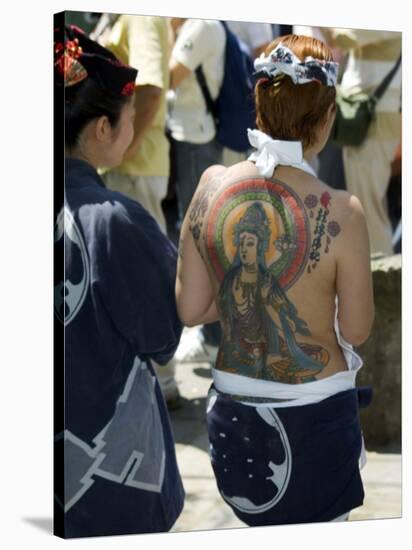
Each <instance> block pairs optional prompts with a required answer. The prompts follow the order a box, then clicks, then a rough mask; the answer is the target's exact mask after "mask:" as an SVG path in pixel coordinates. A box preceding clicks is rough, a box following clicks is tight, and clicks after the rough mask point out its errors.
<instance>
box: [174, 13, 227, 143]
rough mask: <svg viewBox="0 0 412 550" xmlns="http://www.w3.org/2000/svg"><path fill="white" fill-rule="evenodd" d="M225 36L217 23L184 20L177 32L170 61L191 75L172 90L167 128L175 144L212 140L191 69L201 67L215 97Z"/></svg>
mask: <svg viewBox="0 0 412 550" xmlns="http://www.w3.org/2000/svg"><path fill="white" fill-rule="evenodd" d="M225 44H226V34H225V30H224V28H223V25H222V24H221V23H219V21H214V20H210V19H203V20H202V19H187V20H186V21H185V22H184V23H183V25H182V27H181V28H180V31H179V34H178V36H177V40H176V43H175V45H174V47H173V50H172V55H171V57H172V58H173V59H174V60H175V61H178V62H179V63H181V64H182V65H184V66H185V67H187V68H188V69H190V70H191V71H193V72H192V73H191V74H190V75H189V76H188V77H187V78H185V80H183V82H182V83H181V84H180V86H178V87H177V88H176V90H175V97H174V101H173V103H172V105H171V107H170V111H169V119H168V123H167V125H168V127H169V129H170V131H171V133H172V136H173V138H174V139H176V140H177V141H188V142H190V143H207V142H208V141H211V140H212V139H213V138H214V137H215V133H216V131H215V125H214V122H213V118H212V116H211V115H210V113H208V112H207V109H206V103H205V100H204V98H203V94H202V90H201V89H200V86H199V84H198V82H197V79H196V75H195V73H194V71H195V69H196V68H197V67H198V66H199V65H200V64H201V65H202V68H203V73H204V75H205V78H206V82H207V85H208V88H209V92H210V95H211V96H212V98H213V99H216V97H217V96H218V94H219V89H220V87H221V85H222V81H223V68H224V52H225Z"/></svg>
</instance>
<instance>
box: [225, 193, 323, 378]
mask: <svg viewBox="0 0 412 550" xmlns="http://www.w3.org/2000/svg"><path fill="white" fill-rule="evenodd" d="M271 236H272V231H271V224H270V220H269V218H268V216H267V214H266V212H265V209H264V208H263V206H262V204H260V203H259V202H252V204H250V206H248V207H247V208H246V210H245V212H244V214H243V215H242V216H241V217H240V219H239V221H238V222H237V223H236V224H235V225H234V227H233V245H234V246H235V248H236V254H235V257H234V259H233V261H232V264H231V266H230V267H229V269H228V270H227V272H226V273H225V275H224V278H223V280H222V283H221V286H220V291H219V297H218V302H219V310H220V313H221V320H222V323H223V326H224V328H225V330H224V333H225V335H224V341H223V343H222V348H221V352H220V353H219V357H218V361H217V365H216V368H218V369H221V370H225V371H228V372H237V373H239V374H243V375H245V376H250V377H253V378H261V379H266V380H277V381H281V382H286V383H299V382H308V381H313V380H315V376H316V375H317V374H318V373H320V372H321V371H322V370H323V369H324V367H325V365H326V364H327V362H328V360H329V354H328V353H327V351H326V350H324V349H323V348H321V347H319V346H314V345H311V344H308V343H303V342H302V343H298V341H297V335H299V334H301V335H307V336H310V331H309V329H308V327H307V324H306V322H305V321H304V320H303V319H301V318H300V317H299V316H298V312H297V309H296V307H295V306H294V305H293V303H292V302H291V301H290V300H289V298H288V296H287V294H286V292H285V290H284V289H283V288H282V286H281V285H280V284H279V281H278V280H277V278H276V276H275V275H274V273H273V270H271V269H270V266H268V265H267V264H266V260H265V253H266V251H267V249H268V247H269V243H270V240H271Z"/></svg>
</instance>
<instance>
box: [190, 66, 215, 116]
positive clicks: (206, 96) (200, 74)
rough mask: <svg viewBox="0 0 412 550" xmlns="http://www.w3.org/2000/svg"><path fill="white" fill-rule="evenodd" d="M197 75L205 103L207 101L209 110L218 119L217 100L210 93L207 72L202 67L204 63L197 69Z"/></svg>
mask: <svg viewBox="0 0 412 550" xmlns="http://www.w3.org/2000/svg"><path fill="white" fill-rule="evenodd" d="M195 75H196V79H197V82H198V84H199V86H200V89H201V90H202V94H203V98H204V100H205V103H206V108H207V112H208V113H211V115H212V116H213V118H214V119H215V120H216V119H217V111H216V105H215V102H214V101H213V99H212V96H211V95H210V92H209V88H208V86H207V82H206V78H205V74H204V72H203V69H202V65H199V66H198V67H197V68H196V69H195Z"/></svg>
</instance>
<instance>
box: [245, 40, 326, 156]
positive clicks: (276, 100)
mask: <svg viewBox="0 0 412 550" xmlns="http://www.w3.org/2000/svg"><path fill="white" fill-rule="evenodd" d="M279 42H282V44H284V45H285V46H286V47H288V48H289V49H290V50H292V51H293V53H294V54H295V55H296V56H297V57H299V59H301V60H302V61H303V59H304V58H305V57H307V56H312V57H313V58H315V59H323V60H325V61H333V57H332V52H331V50H330V48H329V47H328V46H326V44H324V43H323V42H321V41H320V40H317V39H316V38H311V37H309V36H298V35H295V34H289V35H287V36H280V37H278V38H276V39H275V40H274V41H273V42H272V43H271V44H269V46H268V47H267V48H266V50H265V55H269V54H270V52H271V51H272V50H273V49H274V48H275V47H276V46H277V44H278V43H279ZM335 97H336V90H335V87H334V86H323V85H322V84H319V83H318V82H308V83H307V84H294V83H293V81H292V79H291V78H290V77H289V76H287V75H279V76H277V77H275V79H274V80H265V79H261V80H259V81H258V82H257V84H256V87H255V101H256V126H257V127H258V128H259V130H261V131H262V132H265V133H266V134H268V135H270V136H271V137H272V138H274V139H283V140H298V141H302V145H303V148H304V149H307V148H308V147H311V146H312V145H314V143H316V139H317V131H318V129H319V127H321V126H322V124H324V123H325V122H326V120H325V117H326V113H327V110H328V108H329V107H330V105H331V104H332V103H334V101H335Z"/></svg>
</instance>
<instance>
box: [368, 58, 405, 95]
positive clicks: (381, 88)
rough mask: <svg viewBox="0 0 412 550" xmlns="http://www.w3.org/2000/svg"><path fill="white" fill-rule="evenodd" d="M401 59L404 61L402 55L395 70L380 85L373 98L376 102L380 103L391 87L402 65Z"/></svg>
mask: <svg viewBox="0 0 412 550" xmlns="http://www.w3.org/2000/svg"><path fill="white" fill-rule="evenodd" d="M401 59H402V54H401V55H400V56H399V57H398V60H397V62H396V64H395V66H394V67H393V69H391V71H390V72H389V73H388V74H387V75H386V76H385V78H384V79H383V80H382V82H381V83H380V84H379V86H378V87H377V88H376V90H375V91H374V92H373V94H372V96H371V97H372V98H374V99H375V101H378V100H379V99H380V98H381V97H382V96H383V94H384V93H385V91H386V89H387V87H388V86H389V84H390V83H391V81H392V79H393V77H394V76H395V73H396V71H397V70H398V67H399V65H400V63H401Z"/></svg>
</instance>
